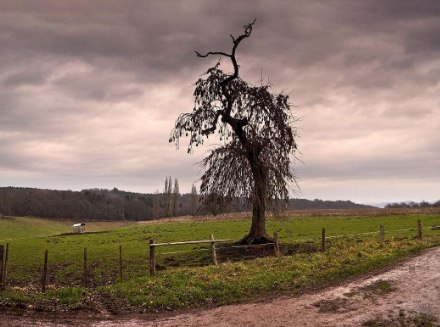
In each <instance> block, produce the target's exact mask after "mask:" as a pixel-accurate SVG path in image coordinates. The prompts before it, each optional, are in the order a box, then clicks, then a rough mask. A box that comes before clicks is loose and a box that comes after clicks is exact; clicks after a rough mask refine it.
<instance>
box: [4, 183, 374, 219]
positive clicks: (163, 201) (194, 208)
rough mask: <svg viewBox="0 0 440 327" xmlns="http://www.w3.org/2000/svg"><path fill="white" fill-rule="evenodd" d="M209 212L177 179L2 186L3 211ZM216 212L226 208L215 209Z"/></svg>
mask: <svg viewBox="0 0 440 327" xmlns="http://www.w3.org/2000/svg"><path fill="white" fill-rule="evenodd" d="M246 203H247V202H246V201H240V199H237V200H236V201H235V203H234V205H231V206H230V207H229V208H225V210H224V211H223V212H234V211H245V210H249V209H250V208H249V207H247V204H246ZM368 207H369V206H366V205H361V204H356V203H353V202H351V201H323V200H313V201H311V200H305V199H291V200H289V203H288V209H295V210H303V209H357V208H368ZM207 213H208V214H209V213H211V212H207V211H206V209H203V207H202V206H201V205H200V203H199V196H198V194H197V191H196V189H195V187H193V188H192V190H191V193H186V194H180V193H179V187H178V182H177V180H175V181H174V188H173V187H172V183H171V177H170V179H167V180H166V186H165V188H164V191H163V192H162V193H159V192H156V193H153V194H144V193H134V192H126V191H120V190H118V189H117V188H114V189H113V190H106V189H87V190H82V191H57V190H42V189H35V188H21V187H0V215H5V216H7V215H11V216H35V217H42V218H62V219H82V220H152V219H158V218H163V217H170V216H184V215H197V214H207ZM213 213H215V214H218V213H222V212H219V211H217V212H213Z"/></svg>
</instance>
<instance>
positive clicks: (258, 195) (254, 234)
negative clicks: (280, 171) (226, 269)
mask: <svg viewBox="0 0 440 327" xmlns="http://www.w3.org/2000/svg"><path fill="white" fill-rule="evenodd" d="M258 152H259V151H250V153H249V157H248V159H249V163H250V165H251V170H252V176H253V179H254V185H253V188H254V189H253V192H252V225H251V229H250V231H249V234H248V235H246V236H245V237H244V238H243V239H242V240H241V241H240V243H241V244H265V243H271V242H273V239H272V238H271V237H269V236H268V235H267V232H266V185H267V181H266V179H267V176H266V172H265V171H264V168H263V167H264V165H263V164H262V163H260V160H259V158H258V157H257V156H258ZM256 153H257V154H256Z"/></svg>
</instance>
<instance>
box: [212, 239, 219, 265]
mask: <svg viewBox="0 0 440 327" xmlns="http://www.w3.org/2000/svg"><path fill="white" fill-rule="evenodd" d="M211 255H212V264H213V265H214V266H217V265H218V262H217V252H216V249H215V241H214V235H213V234H211Z"/></svg>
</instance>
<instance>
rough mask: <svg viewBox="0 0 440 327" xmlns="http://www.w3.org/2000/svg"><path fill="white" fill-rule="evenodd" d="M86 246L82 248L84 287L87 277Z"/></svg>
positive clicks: (86, 283)
mask: <svg viewBox="0 0 440 327" xmlns="http://www.w3.org/2000/svg"><path fill="white" fill-rule="evenodd" d="M87 277H88V276H87V248H84V287H85V288H87V287H88V278H87Z"/></svg>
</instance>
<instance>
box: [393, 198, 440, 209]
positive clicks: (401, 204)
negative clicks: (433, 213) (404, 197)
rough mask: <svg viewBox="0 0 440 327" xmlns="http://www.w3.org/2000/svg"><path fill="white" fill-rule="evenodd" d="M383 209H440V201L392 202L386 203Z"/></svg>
mask: <svg viewBox="0 0 440 327" xmlns="http://www.w3.org/2000/svg"><path fill="white" fill-rule="evenodd" d="M385 208H440V200H438V201H437V202H434V203H429V202H426V201H421V202H412V201H410V202H394V203H388V204H387V205H386V206H385Z"/></svg>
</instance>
